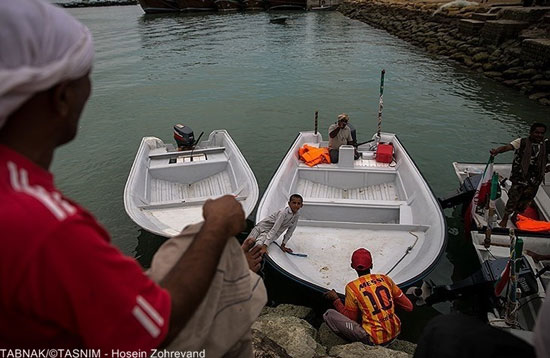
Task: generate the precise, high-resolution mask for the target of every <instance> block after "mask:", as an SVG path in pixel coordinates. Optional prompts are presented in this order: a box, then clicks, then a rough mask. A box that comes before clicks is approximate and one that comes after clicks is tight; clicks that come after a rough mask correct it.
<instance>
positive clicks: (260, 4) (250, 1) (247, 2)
mask: <svg viewBox="0 0 550 358" xmlns="http://www.w3.org/2000/svg"><path fill="white" fill-rule="evenodd" d="M243 8H244V9H245V10H246V11H261V10H265V2H264V1H263V0H244V1H243Z"/></svg>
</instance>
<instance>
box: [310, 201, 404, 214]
mask: <svg viewBox="0 0 550 358" xmlns="http://www.w3.org/2000/svg"><path fill="white" fill-rule="evenodd" d="M326 204H331V205H334V204H337V205H342V206H350V207H351V206H395V207H400V208H401V207H406V208H408V210H409V211H410V210H411V208H410V206H408V205H407V202H406V201H403V200H363V199H359V200H357V199H325V198H307V197H304V205H308V206H309V205H326ZM410 215H411V216H412V212H410Z"/></svg>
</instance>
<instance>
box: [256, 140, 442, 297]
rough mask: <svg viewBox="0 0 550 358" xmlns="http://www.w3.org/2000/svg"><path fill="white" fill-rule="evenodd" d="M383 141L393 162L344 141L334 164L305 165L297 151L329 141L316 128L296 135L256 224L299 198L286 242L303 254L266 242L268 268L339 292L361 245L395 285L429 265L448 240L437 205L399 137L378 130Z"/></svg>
mask: <svg viewBox="0 0 550 358" xmlns="http://www.w3.org/2000/svg"><path fill="white" fill-rule="evenodd" d="M381 141H382V142H388V143H392V144H393V148H394V161H393V162H392V163H378V162H376V160H374V159H372V157H373V154H374V153H373V152H372V151H370V150H369V149H370V148H369V144H364V145H362V146H359V148H358V150H359V152H361V154H362V157H361V158H360V159H357V160H354V159H353V147H352V146H348V145H345V146H341V147H340V153H339V163H338V164H319V165H316V166H314V167H308V166H307V165H305V164H304V163H303V162H301V161H300V160H299V159H298V149H299V148H300V147H302V146H303V145H304V144H309V145H311V146H321V147H326V146H327V142H326V141H323V139H322V136H321V134H319V133H317V134H315V133H313V132H301V133H300V134H299V135H298V137H297V138H296V140H295V141H294V144H293V145H292V146H291V147H290V150H289V151H288V153H287V155H286V156H285V157H284V159H283V160H282V162H281V164H280V166H279V168H278V170H277V172H276V173H275V175H274V176H273V178H272V179H271V182H270V184H269V186H268V188H267V190H266V192H265V194H264V196H263V197H262V199H261V201H260V204H259V207H258V211H257V215H256V222H259V221H261V220H262V219H264V218H266V217H267V216H268V215H270V214H271V213H273V212H275V211H277V210H279V209H281V208H283V207H284V206H285V205H286V203H287V201H288V198H289V196H290V195H291V194H294V193H297V194H300V195H302V197H303V198H304V206H303V208H302V209H301V210H300V212H299V213H300V220H299V222H298V226H297V228H296V230H295V232H294V234H293V236H292V238H291V239H290V241H289V242H288V243H287V247H290V248H292V249H293V250H294V251H295V252H299V253H305V254H307V257H299V256H294V255H288V254H286V253H284V252H283V251H282V250H280V249H279V248H278V247H277V246H275V245H271V246H270V247H269V249H268V254H267V256H266V257H267V260H268V262H269V263H270V264H271V265H272V266H274V267H275V268H276V269H277V270H279V271H280V272H282V273H283V274H284V275H286V276H288V277H290V278H291V279H293V280H295V281H297V282H300V283H302V284H304V285H306V286H308V287H311V288H313V289H315V290H318V291H326V290H328V289H331V288H334V289H336V291H337V292H338V293H340V294H343V293H344V289H345V285H346V284H347V283H348V282H349V281H351V280H353V279H355V278H356V277H357V274H356V273H355V271H354V270H352V269H351V267H350V258H351V254H352V253H353V251H354V250H355V249H357V248H360V247H365V248H367V249H369V250H370V251H371V253H372V255H373V262H374V267H373V272H375V273H384V274H389V275H390V276H391V277H392V279H393V280H394V281H395V282H396V283H397V284H398V285H399V286H401V287H406V286H409V285H411V284H413V283H414V282H416V281H418V280H421V279H422V278H423V277H425V276H426V275H427V274H428V273H429V272H431V271H432V270H433V268H434V266H435V265H436V263H437V261H438V260H439V258H440V257H441V255H442V254H443V252H444V250H445V246H446V238H447V230H446V222H445V219H444V216H443V212H442V210H441V207H440V206H439V202H438V201H437V199H436V198H435V196H434V195H433V193H432V191H431V189H430V187H429V186H428V184H427V183H426V181H425V180H424V178H423V177H422V175H421V173H420V171H419V170H418V168H417V167H416V165H415V164H414V162H413V160H412V159H411V158H410V156H409V154H408V153H407V152H406V150H405V148H404V147H403V146H402V144H401V143H400V142H399V140H398V139H397V137H396V136H395V135H394V134H389V133H382V134H381ZM278 240H279V241H278V243H280V242H281V241H280V240H282V239H281V238H278Z"/></svg>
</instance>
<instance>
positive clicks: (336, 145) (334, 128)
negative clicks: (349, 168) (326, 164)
mask: <svg viewBox="0 0 550 358" xmlns="http://www.w3.org/2000/svg"><path fill="white" fill-rule="evenodd" d="M348 122H349V116H348V115H347V114H345V113H342V114H340V115H338V122H336V123H333V124H331V125H330V127H328V136H329V138H328V149H329V154H330V162H331V163H338V155H339V149H340V146H341V145H345V144H350V145H351V144H354V143H353V137H352V136H351V130H350V128H349V126H348ZM358 158H359V154H358V153H357V151H355V159H358Z"/></svg>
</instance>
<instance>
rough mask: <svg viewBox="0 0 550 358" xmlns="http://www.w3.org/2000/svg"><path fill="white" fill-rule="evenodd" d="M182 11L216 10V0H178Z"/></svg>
mask: <svg viewBox="0 0 550 358" xmlns="http://www.w3.org/2000/svg"><path fill="white" fill-rule="evenodd" d="M176 1H177V3H178V6H179V9H180V11H216V4H215V3H214V0H176Z"/></svg>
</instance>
